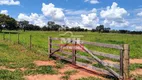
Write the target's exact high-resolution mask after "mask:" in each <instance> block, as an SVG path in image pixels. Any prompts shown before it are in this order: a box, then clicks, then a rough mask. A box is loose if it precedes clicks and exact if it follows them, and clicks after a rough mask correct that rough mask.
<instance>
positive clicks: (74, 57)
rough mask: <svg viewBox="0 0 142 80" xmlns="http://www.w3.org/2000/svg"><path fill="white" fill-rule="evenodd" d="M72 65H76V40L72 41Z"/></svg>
mask: <svg viewBox="0 0 142 80" xmlns="http://www.w3.org/2000/svg"><path fill="white" fill-rule="evenodd" d="M72 64H76V38H75V39H74V40H72Z"/></svg>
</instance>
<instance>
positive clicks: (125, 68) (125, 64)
mask: <svg viewBox="0 0 142 80" xmlns="http://www.w3.org/2000/svg"><path fill="white" fill-rule="evenodd" d="M120 61H121V63H120V67H121V75H122V76H123V80H129V45H128V44H124V45H123V51H122V53H121V60H120Z"/></svg>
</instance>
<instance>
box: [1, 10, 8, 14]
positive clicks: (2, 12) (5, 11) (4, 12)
mask: <svg viewBox="0 0 142 80" xmlns="http://www.w3.org/2000/svg"><path fill="white" fill-rule="evenodd" d="M0 14H5V15H8V11H7V10H1V11H0Z"/></svg>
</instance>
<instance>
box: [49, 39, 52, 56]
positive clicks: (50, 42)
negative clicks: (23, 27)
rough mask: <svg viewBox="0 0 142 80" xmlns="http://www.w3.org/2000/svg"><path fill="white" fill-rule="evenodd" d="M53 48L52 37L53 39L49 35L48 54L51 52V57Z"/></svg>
mask: <svg viewBox="0 0 142 80" xmlns="http://www.w3.org/2000/svg"><path fill="white" fill-rule="evenodd" d="M51 48H52V39H51V37H48V54H49V58H50V57H51Z"/></svg>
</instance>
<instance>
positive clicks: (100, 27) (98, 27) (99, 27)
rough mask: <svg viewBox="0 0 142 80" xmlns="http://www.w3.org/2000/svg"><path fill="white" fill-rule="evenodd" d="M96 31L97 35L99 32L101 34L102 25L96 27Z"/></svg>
mask: <svg viewBox="0 0 142 80" xmlns="http://www.w3.org/2000/svg"><path fill="white" fill-rule="evenodd" d="M96 31H98V32H99V33H100V32H103V31H104V25H99V26H97V27H96Z"/></svg>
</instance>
